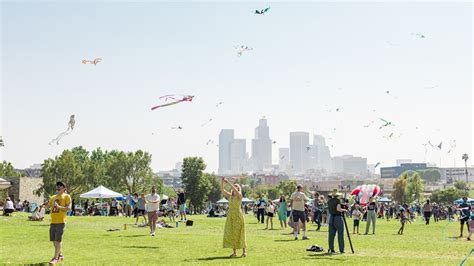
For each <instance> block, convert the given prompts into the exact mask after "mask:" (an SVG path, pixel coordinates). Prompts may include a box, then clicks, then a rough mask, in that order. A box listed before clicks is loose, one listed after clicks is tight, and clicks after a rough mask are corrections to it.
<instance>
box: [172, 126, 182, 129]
mask: <svg viewBox="0 0 474 266" xmlns="http://www.w3.org/2000/svg"><path fill="white" fill-rule="evenodd" d="M171 129H183V128H182V127H181V126H177V127H172V128H171Z"/></svg>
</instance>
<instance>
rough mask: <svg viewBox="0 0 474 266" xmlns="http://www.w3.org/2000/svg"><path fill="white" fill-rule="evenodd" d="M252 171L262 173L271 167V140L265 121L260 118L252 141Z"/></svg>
mask: <svg viewBox="0 0 474 266" xmlns="http://www.w3.org/2000/svg"><path fill="white" fill-rule="evenodd" d="M251 161H252V162H253V166H254V167H255V168H254V170H255V171H257V172H262V171H264V170H267V169H270V168H271V167H272V140H271V139H270V129H269V127H268V124H267V119H265V118H261V119H260V120H259V122H258V126H257V127H256V128H255V138H254V139H252V157H251Z"/></svg>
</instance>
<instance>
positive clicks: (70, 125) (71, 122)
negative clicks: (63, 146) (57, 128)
mask: <svg viewBox="0 0 474 266" xmlns="http://www.w3.org/2000/svg"><path fill="white" fill-rule="evenodd" d="M75 118H76V116H75V115H71V116H70V117H69V122H68V124H67V129H66V131H64V132H61V133H59V135H58V136H57V137H56V138H54V139H52V140H51V141H50V142H49V145H51V144H53V143H54V142H56V145H59V141H60V140H61V139H62V138H63V137H65V136H67V135H69V134H71V132H72V130H73V129H74V125H76V119H75Z"/></svg>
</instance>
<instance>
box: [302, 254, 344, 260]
mask: <svg viewBox="0 0 474 266" xmlns="http://www.w3.org/2000/svg"><path fill="white" fill-rule="evenodd" d="M340 255H341V254H328V253H327V252H322V253H316V254H309V255H308V257H306V258H304V259H306V260H309V259H315V258H325V259H329V258H331V260H344V259H343V258H341V257H339V256H340ZM338 257H339V258H338Z"/></svg>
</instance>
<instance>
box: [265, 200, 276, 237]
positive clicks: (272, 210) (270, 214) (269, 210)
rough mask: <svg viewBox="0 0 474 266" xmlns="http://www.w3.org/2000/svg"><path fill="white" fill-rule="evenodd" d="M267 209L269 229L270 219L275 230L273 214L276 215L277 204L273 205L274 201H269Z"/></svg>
mask: <svg viewBox="0 0 474 266" xmlns="http://www.w3.org/2000/svg"><path fill="white" fill-rule="evenodd" d="M266 211H267V227H266V228H265V229H268V221H269V220H270V224H271V230H273V216H275V206H273V202H272V201H271V200H269V201H268V206H267V208H266Z"/></svg>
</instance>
